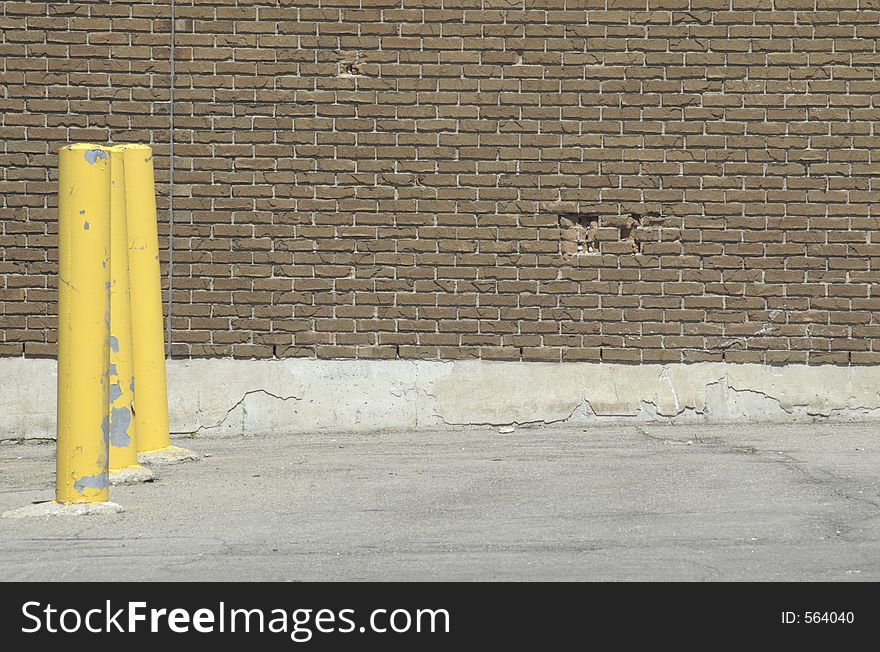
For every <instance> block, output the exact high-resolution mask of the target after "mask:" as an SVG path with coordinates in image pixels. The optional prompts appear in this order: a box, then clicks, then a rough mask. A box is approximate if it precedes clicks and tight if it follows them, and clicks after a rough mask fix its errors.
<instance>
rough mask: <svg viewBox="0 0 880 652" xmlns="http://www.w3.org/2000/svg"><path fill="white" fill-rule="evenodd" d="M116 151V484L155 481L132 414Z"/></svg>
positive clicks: (120, 162) (121, 165) (119, 153)
mask: <svg viewBox="0 0 880 652" xmlns="http://www.w3.org/2000/svg"><path fill="white" fill-rule="evenodd" d="M109 150H110V223H111V234H110V412H109V417H110V482H111V483H112V484H133V483H137V482H149V481H150V480H153V479H154V475H153V472H152V471H151V470H150V469H148V468H146V467H144V466H141V465H140V464H138V458H137V426H136V424H135V422H134V420H133V418H132V416H133V415H132V410H133V404H134V391H135V380H134V373H133V365H132V338H131V299H130V292H129V283H128V226H127V225H126V210H125V161H124V158H125V154H124V149H123V148H122V147H119V146H116V147H111V148H109Z"/></svg>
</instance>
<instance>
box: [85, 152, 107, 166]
mask: <svg viewBox="0 0 880 652" xmlns="http://www.w3.org/2000/svg"><path fill="white" fill-rule="evenodd" d="M85 157H86V161H88V162H89V165H94V164H95V163H97V162H98V160H99V159H100V160H102V161H106V160H107V152H104V151H101V150H100V149H90V150H89V151H87V152H86V154H85Z"/></svg>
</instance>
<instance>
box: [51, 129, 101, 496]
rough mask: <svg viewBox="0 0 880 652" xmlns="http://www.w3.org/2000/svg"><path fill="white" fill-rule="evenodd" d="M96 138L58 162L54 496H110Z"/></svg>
mask: <svg viewBox="0 0 880 652" xmlns="http://www.w3.org/2000/svg"><path fill="white" fill-rule="evenodd" d="M109 163H110V162H109V160H108V156H107V152H106V151H105V150H104V149H103V148H101V147H98V146H96V145H85V144H77V145H70V146H67V147H63V148H62V149H61V150H60V152H59V161H58V265H59V271H58V439H57V451H56V482H55V499H56V501H57V502H58V503H65V504H66V503H99V502H105V501H107V500H108V499H109V497H110V490H109V487H110V482H109V469H108V444H109V419H108V416H107V409H108V389H109V383H108V380H109V379H108V377H107V371H108V365H109V362H110V360H109V358H110V342H109V340H110V291H109V288H110V165H109Z"/></svg>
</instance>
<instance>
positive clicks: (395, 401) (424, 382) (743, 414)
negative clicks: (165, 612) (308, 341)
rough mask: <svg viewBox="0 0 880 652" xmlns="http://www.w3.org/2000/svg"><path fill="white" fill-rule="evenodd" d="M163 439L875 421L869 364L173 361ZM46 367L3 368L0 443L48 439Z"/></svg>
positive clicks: (877, 388)
mask: <svg viewBox="0 0 880 652" xmlns="http://www.w3.org/2000/svg"><path fill="white" fill-rule="evenodd" d="M168 380H169V394H170V397H169V404H170V406H169V407H170V420H171V429H172V432H173V433H174V434H177V435H187V434H192V433H196V434H198V435H238V434H272V433H282V432H284V433H309V432H315V431H339V432H369V431H377V430H416V429H422V428H425V429H428V428H430V429H438V428H439V429H443V428H460V427H467V426H486V425H492V426H503V425H527V424H541V423H560V422H567V423H570V424H583V425H589V424H596V423H604V422H608V421H618V422H620V421H651V422H676V423H683V422H713V423H720V422H726V421H734V420H737V421H739V420H743V419H745V420H753V421H779V422H783V421H784V422H790V421H810V420H822V419H832V420H841V421H844V420H850V421H851V420H874V419H880V367H835V366H800V365H798V366H783V367H769V366H764V365H748V364H743V365H734V364H722V363H703V364H691V365H639V366H635V365H614V364H593V363H571V364H548V363H531V362H490V361H483V360H469V361H461V362H437V361H421V360H419V361H400V360H388V361H363V360H303V359H289V360H276V361H256V360H174V361H171V362H169V364H168ZM55 384H56V370H55V362H54V361H52V360H31V359H24V358H0V439H17V438H51V437H54V435H55Z"/></svg>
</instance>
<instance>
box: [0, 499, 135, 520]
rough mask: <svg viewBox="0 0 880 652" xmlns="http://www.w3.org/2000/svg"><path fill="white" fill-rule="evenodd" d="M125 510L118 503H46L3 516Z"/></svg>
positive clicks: (102, 512)
mask: <svg viewBox="0 0 880 652" xmlns="http://www.w3.org/2000/svg"><path fill="white" fill-rule="evenodd" d="M123 511H125V510H124V509H123V508H122V505H119V504H118V503H111V502H105V503H66V504H65V503H57V502H55V501H54V500H49V501H46V502H45V503H34V504H33V505H25V506H24V507H19V508H18V509H11V510H9V511H8V512H3V518H29V517H32V516H91V515H93V514H119V513H120V512H123Z"/></svg>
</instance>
